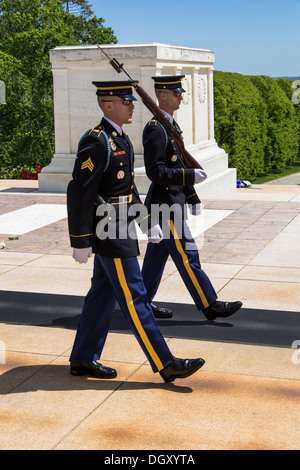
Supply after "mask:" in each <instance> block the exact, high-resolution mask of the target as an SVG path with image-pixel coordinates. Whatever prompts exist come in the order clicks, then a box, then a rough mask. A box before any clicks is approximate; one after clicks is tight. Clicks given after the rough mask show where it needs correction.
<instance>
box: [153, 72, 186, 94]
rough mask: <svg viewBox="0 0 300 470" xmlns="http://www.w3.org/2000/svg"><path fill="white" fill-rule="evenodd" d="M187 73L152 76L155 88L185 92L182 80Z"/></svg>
mask: <svg viewBox="0 0 300 470" xmlns="http://www.w3.org/2000/svg"><path fill="white" fill-rule="evenodd" d="M184 78H185V75H167V76H166V75H165V76H163V75H162V76H158V77H152V80H154V88H156V89H157V90H167V89H168V90H172V91H174V92H175V93H184V92H185V90H184V89H183V88H182V83H181V82H182V80H183V79H184Z"/></svg>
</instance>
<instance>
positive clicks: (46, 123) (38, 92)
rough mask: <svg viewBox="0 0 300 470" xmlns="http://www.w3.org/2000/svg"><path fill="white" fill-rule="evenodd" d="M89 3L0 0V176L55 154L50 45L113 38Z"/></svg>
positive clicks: (46, 160) (43, 161) (110, 40)
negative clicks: (2, 99) (1, 93)
mask: <svg viewBox="0 0 300 470" xmlns="http://www.w3.org/2000/svg"><path fill="white" fill-rule="evenodd" d="M66 3H69V4H72V5H76V6H77V7H78V8H79V10H77V11H78V12H79V14H77V15H75V14H73V13H70V12H68V11H66V9H65V8H64V7H65V6H66V5H64V4H66ZM69 7H70V5H69ZM89 8H90V7H89V5H88V4H87V2H86V1H85V0H77V1H73V2H61V1H60V0H14V2H12V1H11V0H0V80H1V81H3V82H4V83H5V87H6V104H0V166H1V168H2V170H1V173H0V177H3V176H2V175H3V174H5V175H10V174H11V175H13V176H12V177H16V176H15V175H21V174H22V173H21V168H23V167H27V168H31V167H32V168H34V167H35V165H38V166H39V167H43V166H45V165H47V164H49V163H50V161H51V158H52V156H53V153H54V110H53V77H52V71H51V63H50V60H49V51H50V49H53V48H55V47H56V46H63V45H79V44H87V45H88V44H96V43H102V44H103V43H115V42H116V41H117V40H116V37H115V36H114V34H113V31H112V30H111V28H106V27H104V26H103V23H104V20H103V19H102V18H97V17H96V16H93V13H92V12H91V10H90V9H89ZM6 177H7V176H6Z"/></svg>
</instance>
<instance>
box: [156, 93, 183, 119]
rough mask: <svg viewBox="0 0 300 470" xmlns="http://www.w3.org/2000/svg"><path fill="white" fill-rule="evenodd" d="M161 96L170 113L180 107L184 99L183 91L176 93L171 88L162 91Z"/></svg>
mask: <svg viewBox="0 0 300 470" xmlns="http://www.w3.org/2000/svg"><path fill="white" fill-rule="evenodd" d="M161 98H162V101H163V102H164V109H165V110H166V111H167V112H169V113H170V114H173V113H174V111H177V109H179V108H180V105H181V101H182V100H183V97H182V94H181V93H174V92H173V91H171V90H170V91H164V92H162V93H161Z"/></svg>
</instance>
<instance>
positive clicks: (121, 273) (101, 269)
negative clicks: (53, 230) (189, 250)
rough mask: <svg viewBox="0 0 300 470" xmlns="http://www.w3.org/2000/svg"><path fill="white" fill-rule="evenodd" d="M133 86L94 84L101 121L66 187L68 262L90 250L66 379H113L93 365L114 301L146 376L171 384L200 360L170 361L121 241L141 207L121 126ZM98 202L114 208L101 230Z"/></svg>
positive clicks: (126, 243) (133, 246) (132, 244)
mask: <svg viewBox="0 0 300 470" xmlns="http://www.w3.org/2000/svg"><path fill="white" fill-rule="evenodd" d="M133 83H134V82H131V81H126V82H120V81H118V82H93V84H94V85H95V86H96V88H97V91H96V94H97V96H98V103H99V106H100V108H101V110H102V111H103V113H104V117H103V119H102V121H101V122H100V124H99V125H98V126H96V127H95V128H94V129H91V130H89V131H87V132H86V133H85V135H84V136H83V137H82V139H81V140H80V142H79V146H78V153H77V158H76V161H75V165H74V170H73V175H72V176H73V179H72V180H71V181H70V183H69V185H68V189H67V207H68V224H69V234H70V241H71V246H72V247H73V257H74V259H75V260H76V261H78V262H79V263H85V262H87V260H88V258H89V257H90V256H91V255H92V253H95V257H94V271H93V277H92V281H91V288H90V290H89V292H88V294H87V296H86V298H85V301H84V305H83V309H82V312H81V316H80V320H79V325H78V330H77V334H76V338H75V342H74V345H73V349H72V352H71V356H70V363H71V364H70V371H71V374H72V375H84V374H86V375H92V376H96V377H98V378H105V379H110V378H114V377H116V375H117V372H116V370H114V369H112V368H110V367H105V366H103V365H102V364H100V363H99V362H98V360H99V359H100V356H101V352H102V350H103V347H104V343H105V340H106V337H107V334H108V331H109V327H110V324H111V320H112V316H113V313H114V310H115V305H116V301H118V303H119V305H120V307H121V309H122V311H123V313H124V315H125V316H126V318H127V320H128V322H129V324H130V327H131V329H132V331H133V333H134V334H135V336H136V338H137V340H138V342H139V344H140V346H141V347H142V349H143V351H144V353H145V355H146V357H147V358H148V360H149V362H150V365H151V367H152V369H153V371H154V372H157V371H159V372H160V374H161V376H162V378H163V379H164V381H165V382H171V381H173V380H175V379H176V378H183V377H187V376H189V375H191V374H193V373H194V372H196V371H197V370H198V369H199V368H200V367H202V366H203V364H204V361H203V359H201V358H198V359H179V358H174V357H173V355H172V354H171V352H170V350H169V348H168V346H167V344H166V342H165V340H164V338H163V336H162V334H161V332H160V330H159V328H158V326H157V323H156V321H155V317H154V315H153V311H152V309H151V306H150V304H149V303H148V299H147V293H146V290H145V287H144V283H143V279H142V276H141V272H140V268H139V264H138V260H137V256H138V254H139V248H138V242H137V238H136V237H131V236H129V233H128V234H127V236H125V237H124V228H125V229H129V226H130V223H131V222H132V219H133V217H132V216H129V217H127V215H128V211H129V210H130V207H131V206H132V205H133V204H138V203H139V204H141V201H140V198H139V195H138V192H137V189H136V186H135V184H134V151H133V147H132V144H131V142H130V140H129V138H128V136H127V135H126V134H125V133H124V132H123V131H122V126H123V124H130V123H131V122H132V118H133V111H134V104H133V102H134V101H135V98H134V96H133V95H132V85H133ZM99 200H100V202H103V201H104V202H105V203H108V204H109V206H107V207H110V209H113V210H112V211H111V212H109V211H108V212H105V214H106V216H105V217H106V218H105V222H107V224H106V233H105V231H104V232H103V231H102V230H98V225H99V223H100V221H99V222H98V223H97V219H96V215H97V214H98V209H99V208H97V205H95V203H97V201H99ZM104 207H106V206H105V204H104ZM100 209H101V205H100ZM124 214H125V216H124ZM108 215H109V216H108ZM103 220H104V219H103V218H102V219H101V221H103ZM149 220H150V218H149V217H146V218H145V221H146V223H147V226H143V221H141V223H140V226H141V229H142V230H144V231H147V230H148V228H149V226H150V227H151V222H150V225H149ZM112 228H114V229H115V231H114V230H110V229H112ZM121 231H122V234H123V235H122V236H121ZM150 233H151V228H150ZM124 354H125V357H126V352H125V353H124Z"/></svg>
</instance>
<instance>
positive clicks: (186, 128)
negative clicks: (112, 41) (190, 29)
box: [39, 43, 236, 194]
mask: <svg viewBox="0 0 300 470" xmlns="http://www.w3.org/2000/svg"><path fill="white" fill-rule="evenodd" d="M101 47H103V49H104V50H105V52H106V53H107V54H108V55H109V57H111V58H112V57H115V58H116V59H117V60H118V61H119V62H120V63H124V68H125V69H126V71H127V72H128V73H129V74H130V76H131V77H132V78H133V79H134V80H138V81H139V85H140V86H142V87H143V88H144V89H145V90H146V91H147V93H148V94H149V95H150V96H151V97H152V98H153V99H155V95H154V90H153V80H152V79H151V77H152V76H154V75H185V76H186V78H185V79H184V82H183V86H184V88H185V90H186V93H185V94H184V100H183V103H182V104H181V107H180V109H179V110H178V111H177V113H176V115H175V119H176V120H177V122H178V123H179V125H180V126H181V129H182V130H183V136H184V142H185V146H186V148H187V149H188V151H189V152H190V153H191V154H192V155H193V156H194V158H196V159H197V160H198V161H199V163H200V164H201V165H202V166H203V168H204V169H205V170H206V171H207V173H208V175H209V177H208V179H207V180H206V181H205V182H203V183H201V184H200V185H197V188H196V189H197V191H199V192H200V191H201V193H203V192H205V193H212V194H215V193H216V192H222V193H223V192H233V191H235V188H236V170H235V169H234V168H228V155H227V154H226V152H225V151H224V150H223V149H221V148H220V147H218V144H217V142H216V141H215V138H214V102H213V69H214V53H213V52H211V51H210V50H205V49H197V48H190V47H181V46H172V45H165V44H157V43H153V44H128V45H127V44H126V45H125V44H116V45H101ZM50 60H51V63H52V70H53V79H54V111H55V154H54V156H53V159H52V161H51V163H50V165H48V166H47V167H45V168H43V170H42V172H41V173H40V174H39V190H40V191H42V192H65V191H66V188H67V185H68V182H69V181H70V179H71V174H72V170H73V166H74V160H75V158H76V152H77V146H78V141H79V139H80V137H81V136H82V135H83V134H84V132H85V131H86V130H87V129H91V128H93V127H94V126H96V125H97V124H98V123H99V122H100V120H101V118H102V112H101V110H100V108H99V107H98V104H97V99H96V94H95V87H94V85H92V81H97V80H101V81H102V80H126V79H127V77H126V75H125V74H124V73H123V72H122V73H121V74H118V73H117V72H116V71H115V70H114V69H113V68H112V66H111V65H110V64H109V62H108V60H107V59H106V58H105V57H104V55H103V54H102V53H101V52H100V50H99V49H98V48H97V46H96V45H95V46H72V47H56V48H55V49H53V50H51V51H50ZM137 98H138V100H139V101H138V102H137V103H136V104H135V114H134V122H133V124H131V125H128V126H125V128H124V130H125V132H126V133H127V134H128V135H129V137H130V139H131V141H132V143H133V145H134V148H135V156H136V162H135V181H136V184H137V187H138V189H139V191H140V194H146V192H147V189H148V187H149V184H150V182H149V180H148V178H147V176H146V174H145V169H144V163H143V146H142V132H143V128H144V126H145V124H146V123H147V122H148V121H149V120H150V119H151V117H152V116H151V114H150V112H149V111H148V109H147V108H146V107H145V105H144V104H143V103H142V102H141V100H140V99H139V97H138V96H137Z"/></svg>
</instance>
